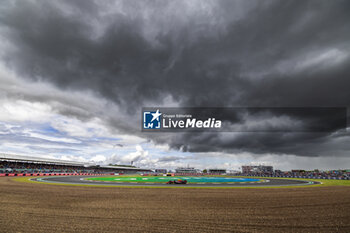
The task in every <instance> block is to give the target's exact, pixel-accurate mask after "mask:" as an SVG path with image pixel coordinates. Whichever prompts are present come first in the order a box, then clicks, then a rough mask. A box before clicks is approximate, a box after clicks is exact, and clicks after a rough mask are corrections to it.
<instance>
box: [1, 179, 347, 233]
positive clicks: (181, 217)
mask: <svg viewBox="0 0 350 233" xmlns="http://www.w3.org/2000/svg"><path fill="white" fill-rule="evenodd" d="M0 232H350V187H342V186H337V187H312V188H311V187H308V188H283V189H143V188H108V187H77V186H56V185H47V184H31V183H20V182H17V181H14V180H13V179H12V178H8V177H1V178H0Z"/></svg>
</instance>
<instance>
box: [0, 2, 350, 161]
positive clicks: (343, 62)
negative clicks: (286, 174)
mask: <svg viewBox="0 0 350 233" xmlns="http://www.w3.org/2000/svg"><path fill="white" fill-rule="evenodd" d="M98 3H100V4H97V2H94V1H55V3H53V2H48V1H35V2H33V3H31V2H22V1H18V2H17V1H15V2H9V3H7V5H6V4H4V6H3V7H2V8H0V10H1V13H0V15H1V16H0V21H1V24H2V27H1V33H2V35H3V37H4V38H5V39H7V40H8V42H9V44H11V46H9V47H8V48H7V51H6V53H5V55H4V56H3V60H4V61H5V62H6V64H7V65H8V66H9V67H11V68H12V69H13V70H15V71H16V72H17V73H19V74H20V75H21V76H23V77H26V78H28V79H30V80H34V81H37V80H44V81H48V82H51V83H53V84H55V85H56V86H57V87H59V88H61V89H64V90H68V91H69V90H91V91H93V92H94V93H95V94H96V95H98V96H101V97H103V98H105V99H107V100H109V101H111V102H113V103H115V104H116V105H117V106H119V107H120V109H123V111H125V112H127V115H129V116H130V117H129V118H123V119H120V118H119V119H118V118H117V117H115V118H112V117H106V118H107V119H108V122H109V124H110V125H111V126H112V127H114V128H117V129H118V130H120V131H123V132H124V133H132V134H138V135H139V136H142V137H147V138H149V139H151V140H153V141H155V142H156V143H166V144H169V145H170V147H171V148H176V149H181V150H184V151H193V152H205V151H227V152H228V151H251V152H255V153H291V154H297V155H305V156H316V155H327V154H328V153H329V152H330V151H332V150H333V151H334V150H335V148H337V150H341V151H337V154H339V155H344V153H345V152H344V151H346V150H348V149H349V148H348V146H346V142H344V140H342V141H343V144H341V143H340V142H339V140H337V137H336V136H335V135H334V134H331V133H327V134H325V133H323V134H320V133H312V134H311V133H308V134H301V133H298V134H297V133H285V134H278V133H259V134H254V133H251V134H248V133H241V134H222V133H210V134H206V133H204V134H198V133H188V134H170V135H164V134H144V133H141V132H139V131H138V128H136V126H138V125H139V123H138V120H139V118H138V117H135V115H136V116H139V111H140V109H141V107H142V106H144V105H146V104H147V105H148V106H150V103H152V105H153V106H159V105H162V104H163V100H164V98H166V97H171V98H172V99H173V100H174V102H176V103H177V104H178V105H179V106H189V107H200V106H204V107H208V106H210V107H232V106H250V107H313V106H317V107H320V106H324V107H332V106H337V107H339V106H347V105H348V104H349V100H350V92H349V91H348V87H349V86H350V79H349V76H350V57H349V50H350V45H349V41H350V30H349V29H348V24H347V22H350V15H349V13H348V12H349V11H350V4H349V2H348V1H340V0H335V1H216V2H204V1H198V2H192V1H185V2H180V1H142V2H141V1H121V2H117V3H118V4H112V3H114V2H113V1H111V2H104V3H101V2H98ZM189 3H193V4H189ZM109 4H110V5H109ZM170 5H171V6H170ZM174 6H175V7H177V8H178V9H179V10H178V11H173V10H172V9H173V7H174ZM173 12H176V13H173ZM106 111H108V109H106ZM61 113H63V114H65V113H67V114H69V115H74V114H75V111H73V108H72V109H67V110H66V111H65V110H61ZM76 116H77V117H79V114H78V113H77V114H76ZM122 120H123V121H124V122H125V121H126V120H129V121H132V123H133V124H132V125H135V127H130V124H127V125H125V124H123V123H122V122H123V121H122ZM344 137H345V138H346V140H348V135H345V136H344ZM320 148H322V149H320Z"/></svg>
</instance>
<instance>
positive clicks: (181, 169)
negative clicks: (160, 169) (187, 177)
mask: <svg viewBox="0 0 350 233" xmlns="http://www.w3.org/2000/svg"><path fill="white" fill-rule="evenodd" d="M175 172H176V173H197V172H198V169H195V168H194V167H178V168H176V169H175Z"/></svg>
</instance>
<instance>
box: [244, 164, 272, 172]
mask: <svg viewBox="0 0 350 233" xmlns="http://www.w3.org/2000/svg"><path fill="white" fill-rule="evenodd" d="M242 173H243V174H255V173H273V167H272V166H264V165H258V166H242Z"/></svg>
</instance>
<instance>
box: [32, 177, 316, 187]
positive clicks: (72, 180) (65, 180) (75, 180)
mask: <svg viewBox="0 0 350 233" xmlns="http://www.w3.org/2000/svg"><path fill="white" fill-rule="evenodd" d="M98 179H101V177H99V178H98ZM116 179H117V177H116ZM31 180H33V181H38V182H46V183H61V184H88V185H109V186H110V185H112V186H148V187H174V186H176V187H186V188H189V187H203V188H205V187H208V188H209V187H210V188H213V187H221V188H222V187H262V186H299V185H313V184H317V182H310V181H300V180H287V179H262V180H261V182H256V181H253V182H249V181H247V182H237V183H188V184H185V185H169V184H166V181H164V182H163V183H152V182H151V183H148V182H146V183H137V182H118V181H101V180H89V177H80V176H63V177H39V178H32V179H31Z"/></svg>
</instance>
